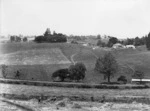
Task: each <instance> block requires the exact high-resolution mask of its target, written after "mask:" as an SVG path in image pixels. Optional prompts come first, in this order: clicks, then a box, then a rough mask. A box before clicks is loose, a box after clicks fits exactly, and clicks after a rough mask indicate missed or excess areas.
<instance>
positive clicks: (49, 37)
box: [34, 28, 67, 43]
mask: <svg viewBox="0 0 150 111" xmlns="http://www.w3.org/2000/svg"><path fill="white" fill-rule="evenodd" d="M34 41H35V42H37V43H42V42H50V43H56V42H67V37H66V36H65V35H64V34H62V33H56V32H55V31H54V32H53V34H51V31H50V29H49V28H47V30H46V32H45V33H44V35H42V36H37V37H35V39H34Z"/></svg>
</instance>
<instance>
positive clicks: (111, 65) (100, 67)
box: [95, 52, 118, 82]
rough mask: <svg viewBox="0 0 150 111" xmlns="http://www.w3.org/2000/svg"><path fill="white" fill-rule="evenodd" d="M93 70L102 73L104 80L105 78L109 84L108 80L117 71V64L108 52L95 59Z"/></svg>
mask: <svg viewBox="0 0 150 111" xmlns="http://www.w3.org/2000/svg"><path fill="white" fill-rule="evenodd" d="M95 70H96V71H98V72H99V73H102V74H103V75H104V79H106V78H107V80H108V82H110V78H111V77H113V76H114V74H115V73H116V72H117V70H118V63H117V61H116V59H115V57H114V56H113V55H112V54H111V53H110V52H108V53H106V54H104V55H103V56H101V57H99V58H98V59H97V61H96V64H95Z"/></svg>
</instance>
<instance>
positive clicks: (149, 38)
mask: <svg viewBox="0 0 150 111" xmlns="http://www.w3.org/2000/svg"><path fill="white" fill-rule="evenodd" d="M108 37H109V41H108V43H105V42H103V41H102V39H101V37H100V36H98V42H97V46H101V47H112V46H113V45H114V44H116V43H121V44H123V45H134V46H141V45H146V47H147V49H148V50H150V33H149V34H148V35H146V36H143V37H141V38H140V37H135V38H127V39H124V40H119V39H118V38H117V37H112V36H108Z"/></svg>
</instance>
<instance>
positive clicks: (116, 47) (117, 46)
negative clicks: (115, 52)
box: [112, 43, 126, 49]
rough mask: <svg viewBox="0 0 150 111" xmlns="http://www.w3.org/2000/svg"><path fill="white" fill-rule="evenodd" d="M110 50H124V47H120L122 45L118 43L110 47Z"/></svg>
mask: <svg viewBox="0 0 150 111" xmlns="http://www.w3.org/2000/svg"><path fill="white" fill-rule="evenodd" d="M112 48H114V49H118V48H121V49H122V48H126V47H125V46H124V45H122V44H120V43H116V44H114V45H113V46H112Z"/></svg>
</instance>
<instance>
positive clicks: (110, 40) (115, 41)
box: [107, 37, 118, 47]
mask: <svg viewBox="0 0 150 111" xmlns="http://www.w3.org/2000/svg"><path fill="white" fill-rule="evenodd" d="M117 42H118V39H117V38H116V37H110V39H109V41H108V44H107V45H108V47H112V46H113V44H116V43H117Z"/></svg>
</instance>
